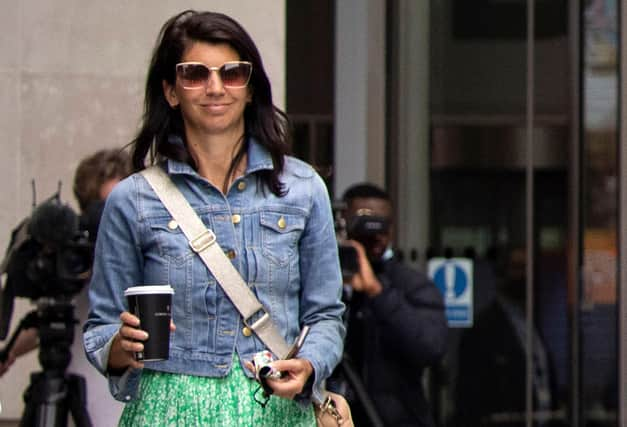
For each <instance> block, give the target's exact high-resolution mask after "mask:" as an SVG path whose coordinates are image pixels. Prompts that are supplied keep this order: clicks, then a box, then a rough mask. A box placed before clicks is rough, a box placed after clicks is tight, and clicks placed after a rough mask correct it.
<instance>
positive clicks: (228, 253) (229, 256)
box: [226, 249, 235, 259]
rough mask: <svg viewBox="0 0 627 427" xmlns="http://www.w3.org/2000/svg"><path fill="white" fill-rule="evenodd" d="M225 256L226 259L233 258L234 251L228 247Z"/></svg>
mask: <svg viewBox="0 0 627 427" xmlns="http://www.w3.org/2000/svg"><path fill="white" fill-rule="evenodd" d="M226 256H227V258H228V259H233V258H235V251H234V250H233V249H229V250H228V251H226Z"/></svg>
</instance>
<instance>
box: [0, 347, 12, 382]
mask: <svg viewBox="0 0 627 427" xmlns="http://www.w3.org/2000/svg"><path fill="white" fill-rule="evenodd" d="M13 362H15V355H14V354H13V352H12V351H10V352H9V354H7V360H5V361H3V362H2V361H0V377H1V376H3V375H4V374H5V372H6V371H8V370H9V368H10V367H11V365H12V364H13Z"/></svg>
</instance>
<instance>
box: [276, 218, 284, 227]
mask: <svg viewBox="0 0 627 427" xmlns="http://www.w3.org/2000/svg"><path fill="white" fill-rule="evenodd" d="M277 225H278V226H279V228H280V229H284V228H285V218H283V217H281V218H279V220H278V221H277Z"/></svg>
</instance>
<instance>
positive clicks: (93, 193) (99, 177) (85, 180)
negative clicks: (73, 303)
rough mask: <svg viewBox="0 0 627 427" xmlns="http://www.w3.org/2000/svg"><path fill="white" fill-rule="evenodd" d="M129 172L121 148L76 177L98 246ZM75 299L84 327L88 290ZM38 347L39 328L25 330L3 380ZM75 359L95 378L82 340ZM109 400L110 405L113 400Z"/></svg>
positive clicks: (85, 223)
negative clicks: (105, 210) (114, 194)
mask: <svg viewBox="0 0 627 427" xmlns="http://www.w3.org/2000/svg"><path fill="white" fill-rule="evenodd" d="M130 172H131V164H130V157H129V155H128V154H127V153H126V152H125V151H122V150H121V149H119V148H114V149H104V150H99V151H97V152H95V153H93V154H91V155H89V156H87V157H85V158H83V160H81V161H80V163H79V165H78V167H77V168H76V172H75V174H74V183H73V191H74V196H75V197H76V200H77V201H78V204H79V207H80V210H81V218H80V221H81V227H80V228H81V229H85V230H88V231H89V234H90V235H89V240H90V241H92V242H95V239H96V232H97V229H98V223H99V220H100V213H101V211H102V207H103V205H104V200H105V199H106V197H107V196H108V195H109V193H110V192H111V190H112V189H113V187H114V186H115V184H117V183H118V182H119V181H121V180H122V179H123V178H125V177H127V176H128V175H129V174H130ZM87 279H88V277H85V280H87ZM76 299H77V315H78V318H79V321H80V322H81V323H82V322H84V321H85V320H86V318H87V310H88V302H87V289H86V287H85V288H83V290H82V291H81V293H80V294H79V295H78V296H77V298H76ZM38 344H39V337H38V331H37V329H36V328H29V329H24V330H22V331H21V332H20V334H19V335H18V336H17V339H16V341H15V344H14V345H13V347H12V348H11V351H9V353H8V355H7V356H8V357H7V360H6V361H5V362H4V363H3V362H1V361H0V377H1V376H2V375H4V373H5V372H6V371H7V370H8V369H9V367H10V366H11V365H12V364H13V362H14V361H15V360H16V359H17V358H18V357H20V356H22V355H23V354H26V353H28V352H29V351H32V350H34V349H36V348H37V347H38ZM72 356H73V357H72V362H71V365H70V367H69V369H70V370H72V371H76V372H79V373H81V374H82V375H84V376H85V374H86V375H90V376H91V374H93V370H92V369H91V366H90V365H89V363H88V362H87V360H86V358H85V355H84V351H83V347H82V340H81V339H80V337H78V338H75V339H74V342H73V344H72ZM83 367H84V368H83ZM97 378H98V381H99V382H100V383H102V384H101V385H102V387H101V388H102V389H103V390H104V391H103V393H102V395H105V394H106V395H107V396H108V391H107V384H106V383H105V382H103V381H102V380H101V378H100V376H97ZM90 385H91V384H90V382H88V387H89V386H90ZM90 389H91V387H90ZM90 391H91V390H90ZM107 400H108V401H110V399H107ZM97 401H98V399H95V400H94V402H97ZM90 412H91V411H90ZM93 419H94V420H98V418H97V417H93ZM96 425H97V424H96Z"/></svg>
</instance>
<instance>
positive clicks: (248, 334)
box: [242, 326, 253, 337]
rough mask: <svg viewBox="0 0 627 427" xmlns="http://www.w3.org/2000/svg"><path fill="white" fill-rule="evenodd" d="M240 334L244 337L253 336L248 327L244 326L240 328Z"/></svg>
mask: <svg viewBox="0 0 627 427" xmlns="http://www.w3.org/2000/svg"><path fill="white" fill-rule="evenodd" d="M242 334H244V336H245V337H249V336H251V335H252V334H253V331H252V329H250V328H249V327H248V326H244V327H243V328H242Z"/></svg>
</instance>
